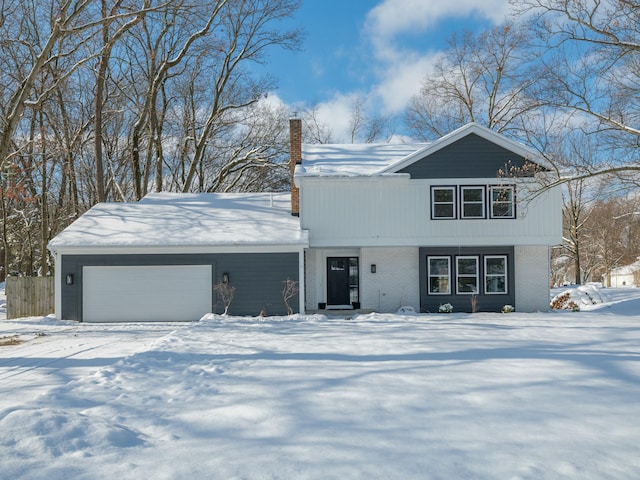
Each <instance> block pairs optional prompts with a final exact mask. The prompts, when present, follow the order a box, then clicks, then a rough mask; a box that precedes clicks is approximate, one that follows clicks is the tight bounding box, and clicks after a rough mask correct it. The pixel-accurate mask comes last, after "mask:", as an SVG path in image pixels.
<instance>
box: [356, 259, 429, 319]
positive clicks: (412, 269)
mask: <svg viewBox="0 0 640 480" xmlns="http://www.w3.org/2000/svg"><path fill="white" fill-rule="evenodd" d="M418 255H419V249H418V248H417V247H415V248H414V247H402V248H401V247H398V248H363V249H362V254H361V257H360V265H361V266H360V271H361V274H360V281H361V284H360V302H361V305H362V308H364V309H372V310H375V311H378V312H395V311H397V310H398V308H400V307H403V306H409V307H413V308H414V309H415V311H416V312H419V311H420V273H419V268H420V266H419V263H420V262H419V259H418ZM371 265H375V266H376V273H371Z"/></svg>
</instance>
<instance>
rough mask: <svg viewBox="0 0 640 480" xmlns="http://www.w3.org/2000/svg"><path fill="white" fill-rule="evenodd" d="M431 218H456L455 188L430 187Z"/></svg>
mask: <svg viewBox="0 0 640 480" xmlns="http://www.w3.org/2000/svg"><path fill="white" fill-rule="evenodd" d="M431 218H438V219H448V218H456V187H431Z"/></svg>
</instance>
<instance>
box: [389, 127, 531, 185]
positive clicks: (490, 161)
mask: <svg viewBox="0 0 640 480" xmlns="http://www.w3.org/2000/svg"><path fill="white" fill-rule="evenodd" d="M527 163H535V164H541V162H540V161H539V156H538V155H537V153H536V152H534V151H533V150H530V149H528V148H527V147H525V146H524V145H522V144H520V143H517V142H514V141H512V140H510V139H508V138H506V137H504V136H503V135H501V134H499V133H496V132H494V131H493V130H490V129H488V128H485V127H482V126H480V125H477V124H475V123H470V124H467V125H465V126H464V127H462V128H459V129H458V130H455V131H454V132H452V133H450V134H449V135H446V136H444V137H442V138H441V139H439V140H437V141H435V142H433V143H431V144H429V145H428V146H426V147H424V148H422V149H420V150H418V151H416V152H415V153H413V154H411V155H408V156H407V157H405V158H403V159H401V160H400V161H398V162H395V163H394V164H392V165H390V166H388V167H387V168H385V169H384V170H382V172H381V173H408V174H410V175H411V178H489V177H496V176H498V172H499V170H501V169H504V168H505V166H508V167H516V168H520V167H523V166H524V165H525V164H527Z"/></svg>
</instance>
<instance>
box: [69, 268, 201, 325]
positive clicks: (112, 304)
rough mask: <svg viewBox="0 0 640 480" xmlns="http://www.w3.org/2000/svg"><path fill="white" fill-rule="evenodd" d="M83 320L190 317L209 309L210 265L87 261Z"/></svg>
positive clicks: (152, 319)
mask: <svg viewBox="0 0 640 480" xmlns="http://www.w3.org/2000/svg"><path fill="white" fill-rule="evenodd" d="M82 277H83V281H82V319H83V321H85V322H145V321H156V322H158V321H165V322H174V321H193V320H199V319H200V318H202V316H203V315H204V314H206V313H209V312H210V311H211V303H212V302H211V297H212V280H211V279H212V275H211V265H154V266H139V265H138V266H85V267H83V268H82Z"/></svg>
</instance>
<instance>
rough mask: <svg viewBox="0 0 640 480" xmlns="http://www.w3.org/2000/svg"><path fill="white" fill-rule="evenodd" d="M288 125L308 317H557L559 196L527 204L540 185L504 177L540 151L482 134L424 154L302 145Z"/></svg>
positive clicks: (395, 148)
mask: <svg viewBox="0 0 640 480" xmlns="http://www.w3.org/2000/svg"><path fill="white" fill-rule="evenodd" d="M290 126H291V155H292V160H293V162H295V163H296V165H295V167H294V170H293V180H294V190H293V194H292V211H293V212H294V214H299V216H300V224H301V227H302V228H303V229H304V230H307V231H308V232H309V248H308V249H307V250H306V252H305V284H306V302H305V303H306V308H307V309H309V310H311V309H318V308H320V309H322V308H339V309H342V308H350V307H358V308H362V309H366V310H375V311H380V312H392V311H396V310H397V309H398V308H399V307H401V306H410V307H413V308H414V309H415V310H416V311H422V312H437V311H438V309H439V306H440V305H443V304H446V303H449V304H451V305H452V306H453V309H454V311H468V312H470V311H499V310H500V309H501V308H502V307H503V306H505V305H512V306H515V308H516V309H517V310H520V311H533V310H546V309H548V307H549V251H550V247H551V246H553V245H557V244H559V243H561V240H562V239H561V233H562V232H561V226H562V219H561V197H560V192H559V191H558V190H557V189H552V190H548V191H544V192H542V193H541V194H540V195H537V196H535V198H533V199H527V202H526V203H525V202H524V201H519V195H518V194H519V191H522V192H524V191H525V190H529V189H530V188H531V187H533V188H535V184H534V183H533V182H536V179H535V178H534V177H531V176H529V177H521V178H517V179H516V178H508V177H507V176H505V175H501V174H500V173H499V172H500V171H501V170H502V171H503V172H506V171H512V169H514V168H515V169H516V170H517V169H521V168H522V167H524V166H525V164H527V163H535V162H536V161H537V159H538V157H537V155H536V154H535V153H534V152H533V151H530V150H529V149H527V148H525V147H524V146H523V145H521V144H519V143H516V142H513V141H511V140H509V139H507V138H506V137H504V136H502V135H500V134H497V133H496V132H494V131H491V130H489V129H487V128H484V127H481V126H479V125H477V124H468V125H466V126H464V127H462V128H460V129H458V130H456V131H454V132H452V133H451V134H449V135H446V136H445V137H442V138H441V139H439V140H437V141H435V142H433V143H430V144H418V145H415V144H404V145H393V144H371V145H362V144H361V145H355V144H354V145H302V144H301V142H300V136H301V135H300V132H299V130H300V129H301V123H300V120H296V119H293V120H291V125H290ZM538 161H539V160H538ZM296 189H297V191H296Z"/></svg>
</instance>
